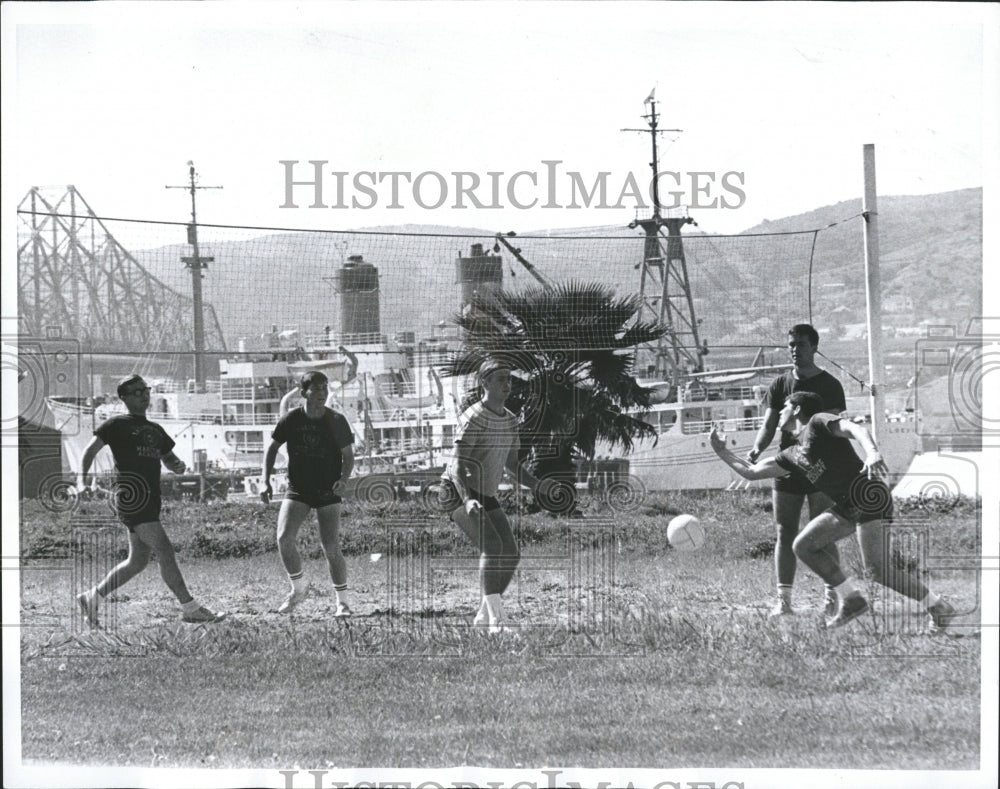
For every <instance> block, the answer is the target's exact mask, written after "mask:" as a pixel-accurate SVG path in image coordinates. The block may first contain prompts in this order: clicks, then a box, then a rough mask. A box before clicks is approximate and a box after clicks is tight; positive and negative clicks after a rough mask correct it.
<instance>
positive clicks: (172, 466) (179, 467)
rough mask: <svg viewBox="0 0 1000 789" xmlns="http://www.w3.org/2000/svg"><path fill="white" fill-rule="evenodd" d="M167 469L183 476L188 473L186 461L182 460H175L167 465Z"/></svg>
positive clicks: (169, 461) (167, 462)
mask: <svg viewBox="0 0 1000 789" xmlns="http://www.w3.org/2000/svg"><path fill="white" fill-rule="evenodd" d="M165 465H166V467H167V468H168V469H169V470H170V471H172V472H173V473H174V474H183V473H184V472H185V471H187V466H185V465H184V461H183V460H181V459H180V458H173V459H172V460H168V461H166V463H165Z"/></svg>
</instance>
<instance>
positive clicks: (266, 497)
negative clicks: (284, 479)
mask: <svg viewBox="0 0 1000 789" xmlns="http://www.w3.org/2000/svg"><path fill="white" fill-rule="evenodd" d="M272 495H274V491H272V490H271V483H270V482H265V483H264V487H263V488H261V491H260V500H261V501H263V502H264V503H265V504H270V503H271V496H272Z"/></svg>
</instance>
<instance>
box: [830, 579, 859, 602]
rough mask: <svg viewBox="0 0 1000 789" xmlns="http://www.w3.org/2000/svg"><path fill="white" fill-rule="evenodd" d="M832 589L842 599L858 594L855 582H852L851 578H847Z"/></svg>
mask: <svg viewBox="0 0 1000 789" xmlns="http://www.w3.org/2000/svg"><path fill="white" fill-rule="evenodd" d="M833 591H835V592H836V593H837V595H838V596H839V597H840V598H841V599H842V600H843V599H846V598H848V597H851V596H852V595H856V594H858V587H857V584H855V583H854V579H853V578H848V579H847V580H846V581H844V583H842V584H839V585H837V586H835V587H833Z"/></svg>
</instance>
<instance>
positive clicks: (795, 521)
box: [771, 490, 806, 587]
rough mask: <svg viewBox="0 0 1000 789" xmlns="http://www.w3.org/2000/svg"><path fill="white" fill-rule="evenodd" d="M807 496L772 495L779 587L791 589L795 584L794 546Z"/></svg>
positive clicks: (796, 562) (780, 493)
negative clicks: (775, 526)
mask: <svg viewBox="0 0 1000 789" xmlns="http://www.w3.org/2000/svg"><path fill="white" fill-rule="evenodd" d="M805 498H806V497H805V494H802V493H788V492H786V491H783V490H775V491H772V493H771V501H772V503H773V504H774V522H775V524H776V525H777V527H778V538H777V542H776V543H775V546H774V572H775V575H776V576H777V578H778V586H779V587H782V586H785V587H790V586H791V585H792V584H793V583H794V582H795V570H796V567H797V565H798V561H797V559H796V558H795V551H794V550H793V549H792V544H793V543H794V542H795V536H796V535H797V534H798V533H799V517H800V516H801V514H802V504H803V502H804V501H805Z"/></svg>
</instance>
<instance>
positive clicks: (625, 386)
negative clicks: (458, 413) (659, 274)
mask: <svg viewBox="0 0 1000 789" xmlns="http://www.w3.org/2000/svg"><path fill="white" fill-rule="evenodd" d="M639 309H640V300H639V297H638V296H636V295H631V296H618V295H616V294H615V292H614V291H613V290H611V289H610V288H607V287H605V286H603V285H599V284H594V283H585V282H568V283H562V284H559V285H556V286H553V287H552V288H542V287H532V288H528V289H525V290H520V291H518V292H510V291H505V290H501V291H498V292H495V293H485V294H476V295H475V296H474V297H473V300H472V303H471V304H470V305H469V307H468V308H467V309H466V310H465V311H464V312H463V313H462V314H460V315H457V316H456V317H455V318H454V321H455V323H457V324H458V326H459V327H461V328H462V329H463V331H464V344H463V347H462V350H461V351H460V352H459V353H458V354H457V355H456V356H455V357H454V358H453V359H451V360H450V362H449V363H448V364H446V365H445V366H444V367H443V368H442V373H443V374H444V375H446V376H461V375H470V374H474V373H475V372H476V370H477V369H478V367H479V365H480V363H481V362H482V361H483V360H484V359H486V358H487V357H491V356H492V357H495V358H499V359H503V360H504V361H506V362H507V363H508V364H509V365H510V366H511V368H512V371H513V375H512V392H511V395H510V397H509V398H508V400H507V407H508V408H509V409H510V410H511V411H513V412H514V413H515V414H517V415H518V417H519V418H520V428H519V431H520V437H521V446H522V450H523V451H524V452H525V454H529V453H531V454H532V455H533V457H532V460H533V465H535V467H536V471H543V472H544V471H546V470H551V471H555V470H557V469H561V470H566V469H567V463H569V464H570V467H571V462H572V456H574V455H576V456H582V457H585V458H587V459H593V457H594V454H595V450H596V445H597V442H598V440H604V441H606V442H608V443H609V444H610V445H611V446H613V447H619V448H621V449H622V450H623V451H624V452H629V451H630V450H631V449H632V447H633V446H634V442H635V441H636V440H637V439H642V438H647V437H648V438H655V435H656V431H655V430H654V428H653V427H651V426H650V425H649V424H647V423H646V422H644V421H642V420H641V419H639V418H637V417H636V416H633V415H632V414H629V413H628V411H630V410H633V411H634V410H635V409H642V408H647V407H648V406H649V404H650V400H649V398H650V393H651V390H650V389H647V388H645V387H642V386H640V385H639V383H638V382H637V381H636V379H635V377H634V375H633V368H634V364H635V351H636V347H637V346H639V345H642V344H645V343H650V342H655V341H656V340H657V339H658V338H659V337H660V336H661V335H662V334H663V333H664V331H665V328H664V327H663V326H661V325H659V324H658V323H657V322H648V321H644V320H642V319H641V318H640V316H639ZM479 396H480V394H479V392H474V393H472V396H471V397H470V398H469V399H468V400H467V402H466V403H464V404H463V405H464V406H468V405H469V404H471V403H472V402H474V401H475V400H477V399H478V398H479Z"/></svg>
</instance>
